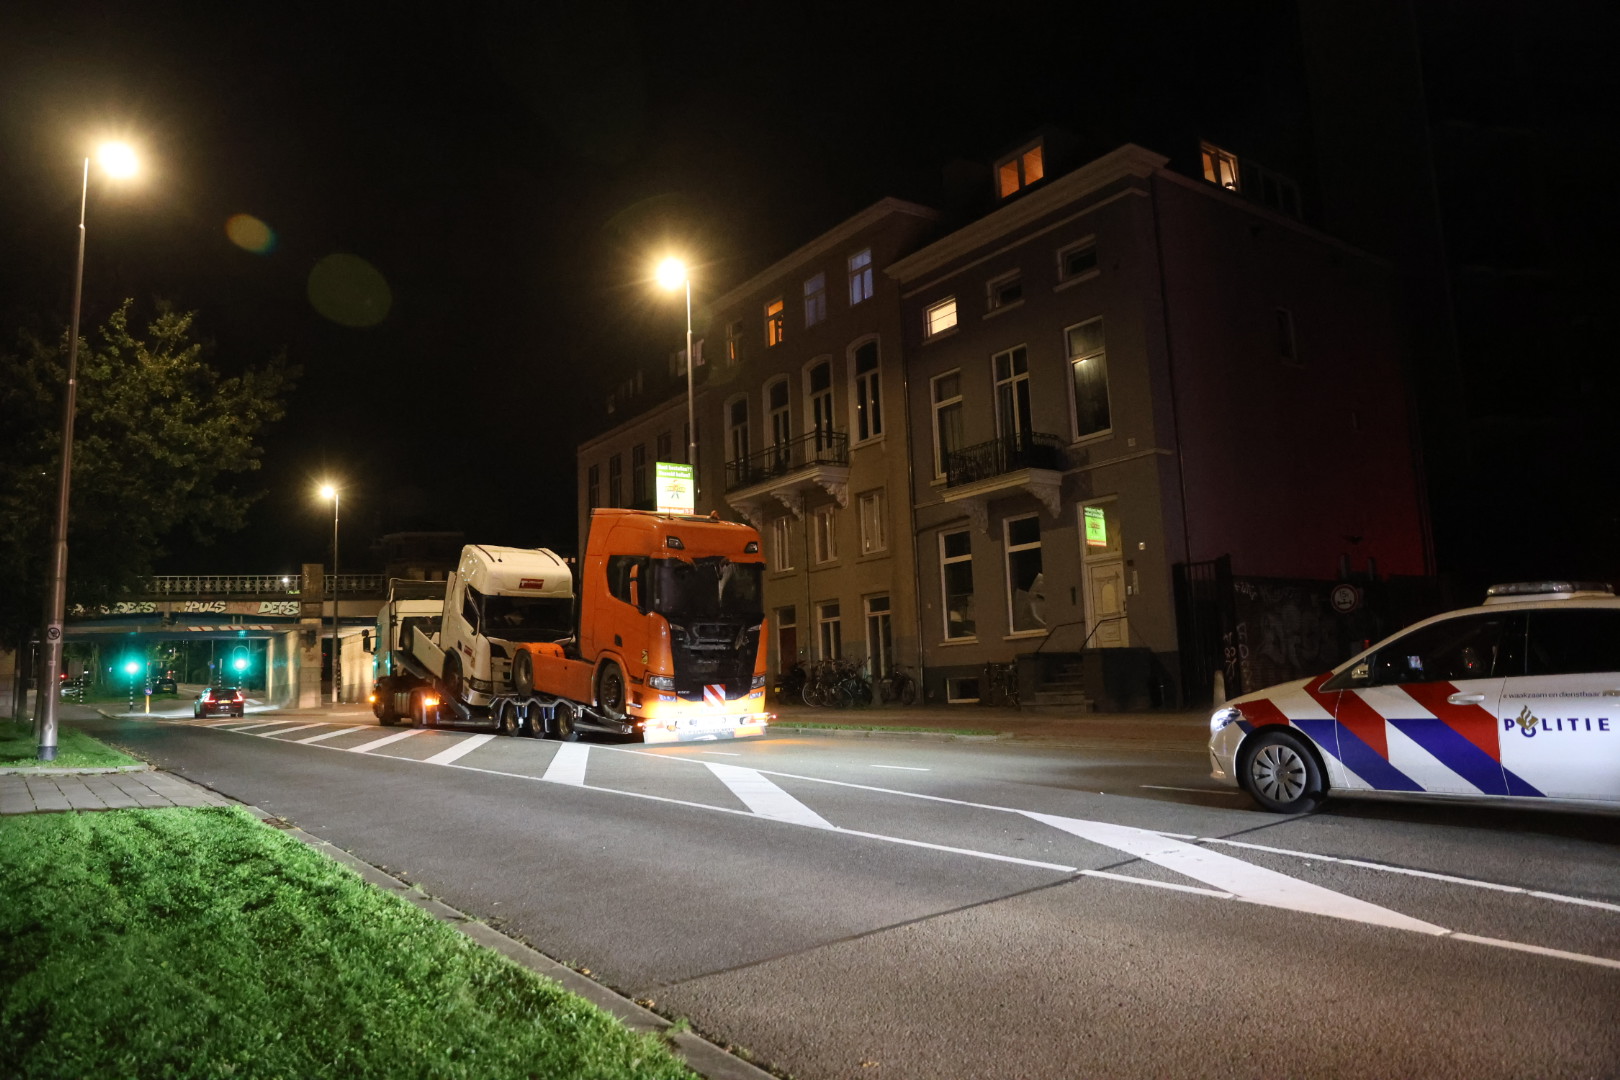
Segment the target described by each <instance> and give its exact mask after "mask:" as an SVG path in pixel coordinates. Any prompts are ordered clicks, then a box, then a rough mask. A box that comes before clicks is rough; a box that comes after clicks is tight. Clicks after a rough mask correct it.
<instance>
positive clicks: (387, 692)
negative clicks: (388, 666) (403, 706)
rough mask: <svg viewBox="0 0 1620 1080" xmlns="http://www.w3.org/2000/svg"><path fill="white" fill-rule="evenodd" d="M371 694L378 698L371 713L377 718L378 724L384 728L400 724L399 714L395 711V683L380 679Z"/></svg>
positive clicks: (390, 680)
mask: <svg viewBox="0 0 1620 1080" xmlns="http://www.w3.org/2000/svg"><path fill="white" fill-rule="evenodd" d="M371 693H372V696H373V697H375V698H376V701H375V702H373V703H372V706H371V712H372V714H373V715H374V716H376V717H377V723H379V724H381V725H382V726H383V727H393V726H394V725H395V724H397V723H399V713H397V712H395V711H394V681H393V680H392V679H379V680H378V681H377V685H376V686H373V687H372V688H371Z"/></svg>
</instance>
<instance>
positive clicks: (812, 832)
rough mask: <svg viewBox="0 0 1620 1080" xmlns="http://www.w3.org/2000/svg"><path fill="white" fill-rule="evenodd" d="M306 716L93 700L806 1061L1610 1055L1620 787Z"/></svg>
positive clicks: (366, 849) (247, 798) (1617, 980)
mask: <svg viewBox="0 0 1620 1080" xmlns="http://www.w3.org/2000/svg"><path fill="white" fill-rule="evenodd" d="M185 715H186V716H187V717H189V712H187V713H186V714H185ZM323 720H324V722H323V723H321V724H319V725H317V726H305V725H315V724H316V721H315V719H313V718H310V717H283V718H280V719H279V720H278V718H277V717H275V716H274V715H270V714H259V715H252V714H250V715H249V716H248V717H247V718H246V719H244V720H240V721H192V720H190V719H183V720H164V719H161V718H154V719H151V720H144V719H143V720H126V721H115V720H96V721H88V722H85V726H86V727H87V728H88V729H91V730H93V731H94V732H95V733H96V734H98V735H101V736H104V737H107V738H109V739H110V740H111V741H114V742H116V743H119V744H121V745H124V746H126V747H128V748H130V749H131V750H133V751H134V752H136V753H138V754H139V755H141V756H142V757H145V758H147V759H148V760H151V761H153V762H155V763H156V764H158V765H160V766H162V767H164V768H167V769H171V770H173V771H175V772H177V773H180V774H181V775H183V776H186V777H188V778H189V779H191V780H194V781H197V782H199V783H202V784H206V785H207V786H209V787H212V788H214V789H216V790H218V791H221V792H223V793H225V794H228V795H230V796H232V797H234V798H236V799H240V800H242V801H243V802H247V803H251V804H254V805H257V806H259V807H261V808H263V809H264V810H267V811H269V812H271V813H274V814H278V815H280V816H283V817H285V818H287V819H289V820H291V821H293V822H295V823H296V824H298V825H299V826H301V827H303V828H304V829H306V830H308V831H310V832H312V833H314V834H316V835H318V836H321V837H323V838H324V839H327V840H329V841H331V842H333V843H335V844H337V845H338V846H340V847H343V848H346V849H348V850H350V851H352V852H354V853H355V854H356V855H358V856H360V857H361V858H363V859H365V860H366V861H368V862H371V863H373V864H375V865H378V866H381V867H384V868H386V869H388V870H389V871H390V872H391V873H394V874H395V875H397V876H400V877H403V878H406V879H408V880H411V881H414V882H417V883H418V884H420V885H421V886H422V887H423V888H424V889H426V890H427V891H428V892H429V893H432V894H434V895H437V896H439V897H441V898H443V899H444V900H445V901H446V902H448V903H450V904H452V905H453V906H455V907H457V908H460V909H461V910H463V911H467V912H469V913H472V914H474V915H476V916H479V917H481V918H484V919H486V920H487V921H489V922H490V923H492V924H493V925H495V926H497V927H498V928H500V929H502V930H503V931H504V932H506V933H508V934H510V935H512V936H514V937H517V938H520V939H522V940H524V941H526V942H528V943H529V944H531V945H533V946H534V947H536V948H538V949H540V950H541V951H543V952H545V953H547V954H549V955H551V956H554V957H556V958H557V959H559V960H562V961H564V962H565V963H568V964H571V965H573V966H575V967H578V968H582V969H587V970H588V971H589V973H590V974H591V975H592V976H593V977H595V978H597V979H599V980H601V981H602V982H604V983H606V984H607V985H609V986H612V987H614V988H615V989H617V990H619V991H620V992H622V993H624V994H626V995H627V996H630V997H634V998H637V999H643V1000H646V999H651V1000H653V1001H655V1002H656V1008H657V1009H658V1010H659V1011H660V1012H664V1013H666V1014H667V1015H672V1016H686V1017H688V1018H690V1019H691V1021H692V1024H693V1026H694V1027H695V1028H696V1029H697V1030H699V1031H700V1032H703V1033H704V1034H706V1035H709V1036H710V1037H712V1038H715V1039H716V1040H717V1041H720V1042H723V1043H732V1044H736V1045H738V1046H742V1047H745V1048H747V1049H748V1051H750V1052H751V1053H752V1055H753V1056H754V1058H755V1059H756V1060H757V1061H760V1062H762V1063H766V1064H768V1065H770V1066H771V1067H774V1068H776V1069H778V1070H780V1071H782V1072H784V1073H787V1074H791V1075H792V1076H794V1077H796V1078H799V1080H823V1078H843V1077H864V1078H890V1080H894V1078H929V1080H935V1078H973V1077H1032V1078H1046V1077H1090V1076H1097V1077H1195V1076H1196V1077H1226V1076H1232V1077H1312V1076H1322V1077H1394V1076H1413V1077H1416V1076H1422V1077H1467V1078H1482V1077H1565V1076H1568V1077H1592V1076H1620V1025H1617V1024H1616V1018H1617V1017H1620V816H1608V815H1597V814H1574V813H1559V812H1552V811H1544V810H1526V809H1519V808H1497V807H1484V806H1477V805H1474V806H1460V805H1455V804H1453V805H1434V804H1410V803H1408V804H1397V803H1385V802H1368V801H1352V800H1343V801H1337V802H1332V801H1330V803H1329V804H1328V807H1327V808H1326V809H1324V810H1323V811H1322V812H1319V813H1316V814H1313V815H1308V816H1304V817H1298V818H1279V817H1276V816H1274V815H1270V814H1266V813H1263V812H1260V811H1258V810H1257V809H1255V808H1254V807H1253V806H1252V804H1250V803H1249V802H1248V800H1247V799H1246V798H1245V797H1243V796H1242V795H1240V794H1236V793H1232V792H1227V791H1225V790H1223V789H1219V788H1217V787H1215V786H1214V785H1212V784H1211V783H1210V782H1209V781H1208V779H1207V772H1208V763H1207V759H1205V758H1204V757H1203V756H1202V755H1201V754H1200V753H1198V752H1196V751H1193V752H1189V751H1188V749H1187V748H1186V746H1185V744H1183V745H1181V746H1180V747H1179V748H1178V747H1164V748H1159V749H1148V750H1143V749H1119V748H1111V747H1107V746H1093V747H1088V746H1085V745H1082V744H1076V743H1056V742H1039V743H1037V742H1023V741H1013V742H1006V741H988V742H960V741H934V740H916V739H862V740H851V739H837V738H826V737H785V736H771V737H768V738H765V739H759V740H748V741H744V742H735V743H706V744H697V745H686V746H675V747H644V746H640V745H636V744H623V743H620V744H604V743H590V742H585V743H574V744H560V743H555V742H544V741H536V740H529V739H505V738H494V737H481V736H480V735H478V734H476V733H473V732H451V731H409V730H408V729H387V728H378V727H377V726H376V725H375V724H374V723H373V722H372V721H371V719H370V716H369V714H367V713H365V712H362V711H359V710H356V711H354V712H353V713H352V714H349V715H337V716H331V717H326V718H323ZM76 722H77V721H76ZM256 725H268V726H256ZM233 729H234V730H233ZM295 729H296V730H295ZM390 736H393V737H394V738H393V741H391V742H388V743H386V744H385V745H377V746H370V747H369V748H367V749H360V748H363V747H367V746H368V744H372V743H375V742H377V741H378V740H379V739H383V738H385V737H390ZM300 740H317V741H300ZM357 751H358V752H357ZM429 759H437V760H436V761H430V760H429ZM451 759H453V760H451Z"/></svg>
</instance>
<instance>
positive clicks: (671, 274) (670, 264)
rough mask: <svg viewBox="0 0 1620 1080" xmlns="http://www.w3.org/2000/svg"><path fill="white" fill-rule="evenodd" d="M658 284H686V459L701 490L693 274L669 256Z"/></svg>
mask: <svg viewBox="0 0 1620 1080" xmlns="http://www.w3.org/2000/svg"><path fill="white" fill-rule="evenodd" d="M658 284H660V285H662V286H663V287H664V288H666V289H673V288H676V287H678V286H681V285H684V286H686V460H687V463H688V464H690V465H691V466H692V490H693V492H694V494H695V493H697V492H698V491H700V490H701V485H700V484H699V483H698V475H697V420H696V419H695V418H694V417H693V408H692V275H691V274H689V273H687V271H686V264H685V263H684V262H682V261H681V260H679V259H676V258H673V257H671V258H668V259H665V260H664V261H663V262H661V263H659V264H658Z"/></svg>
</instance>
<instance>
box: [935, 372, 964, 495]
mask: <svg viewBox="0 0 1620 1080" xmlns="http://www.w3.org/2000/svg"><path fill="white" fill-rule="evenodd" d="M932 389H933V401H934V476H935V477H936V478H943V477H944V476H945V473H946V470H947V467H948V466H949V465H950V456H951V453H952V452H953V451H956V450H960V449H962V373H961V372H960V371H947V372H946V373H945V374H943V375H936V376H934V379H933V383H932Z"/></svg>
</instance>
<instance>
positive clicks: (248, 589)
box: [138, 574, 387, 598]
mask: <svg viewBox="0 0 1620 1080" xmlns="http://www.w3.org/2000/svg"><path fill="white" fill-rule="evenodd" d="M386 587H387V583H386V582H385V581H384V579H383V575H381V574H327V575H326V581H325V588H324V595H325V596H326V597H328V598H330V597H331V596H332V595H333V594H334V591H335V592H336V593H337V595H340V596H380V595H382V594H383V593H384V591H385V590H386ZM138 592H139V594H140V595H142V596H155V597H165V596H175V597H203V596H206V597H236V596H239V597H244V598H247V597H280V596H300V595H302V594H303V592H304V578H303V575H301V574H159V575H157V576H155V577H150V578H147V579H146V583H145V587H144V589H141V590H138Z"/></svg>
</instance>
